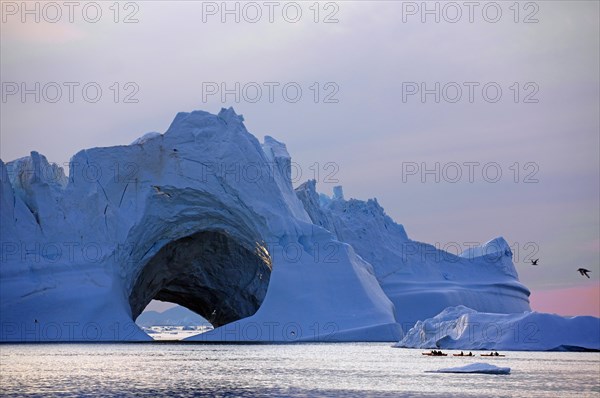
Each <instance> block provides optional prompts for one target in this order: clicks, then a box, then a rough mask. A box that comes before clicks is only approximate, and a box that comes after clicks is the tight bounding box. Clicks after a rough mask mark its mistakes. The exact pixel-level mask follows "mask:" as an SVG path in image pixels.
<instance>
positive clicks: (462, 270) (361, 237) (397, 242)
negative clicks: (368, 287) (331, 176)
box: [296, 180, 530, 331]
mask: <svg viewBox="0 0 600 398" xmlns="http://www.w3.org/2000/svg"><path fill="white" fill-rule="evenodd" d="M315 185H316V184H315V181H314V180H313V181H308V182H306V183H304V184H303V185H301V186H300V187H298V188H297V189H296V192H297V194H298V197H299V198H300V199H301V200H302V203H303V204H304V208H305V209H306V211H307V213H308V215H309V216H310V218H311V220H312V221H313V223H315V224H316V225H320V226H322V227H323V228H326V229H327V230H328V231H331V232H332V233H334V234H335V236H336V237H337V239H339V240H340V241H342V242H346V243H348V244H350V245H351V246H352V247H353V248H354V250H356V252H357V253H358V254H359V255H360V256H361V257H362V258H363V259H365V260H366V261H368V262H369V263H370V264H372V265H373V269H374V271H375V276H376V277H377V280H378V281H379V284H380V285H381V287H382V289H383V291H384V292H385V294H386V295H387V296H388V297H389V298H390V300H391V301H392V303H394V306H395V308H396V320H397V321H398V323H400V324H401V325H402V327H403V329H404V330H405V331H407V330H408V329H410V328H411V327H412V326H413V325H414V324H415V322H416V321H418V320H423V319H427V318H430V317H432V316H434V315H436V314H438V313H439V312H440V311H442V310H444V309H445V308H447V307H450V306H455V305H466V306H468V307H470V308H473V309H476V310H478V311H482V312H498V313H514V312H523V311H528V310H530V307H529V294H530V293H529V290H528V289H527V288H526V287H525V286H524V285H523V284H521V283H520V282H519V280H518V276H517V272H516V270H515V267H514V264H513V262H512V251H511V249H510V247H509V245H508V243H507V242H506V240H504V238H501V237H500V238H496V239H493V240H491V241H489V242H487V243H485V244H483V245H481V246H476V247H471V248H468V249H467V250H465V251H464V252H462V253H460V254H453V253H450V252H448V251H444V250H441V249H440V248H437V247H435V246H434V245H430V244H427V243H421V242H417V241H414V240H411V239H409V237H408V235H407V234H406V231H405V230H404V227H403V226H402V225H399V224H397V223H395V222H394V220H392V219H391V218H390V217H389V216H388V215H387V214H385V212H384V210H383V208H382V207H381V206H380V205H379V203H378V202H377V200H376V199H372V200H368V201H366V202H365V201H361V200H356V199H350V200H345V199H344V195H343V192H342V191H341V189H338V190H337V193H336V195H334V197H333V198H331V199H330V198H328V197H326V196H324V195H318V194H317V192H316V189H315Z"/></svg>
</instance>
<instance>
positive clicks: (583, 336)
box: [396, 306, 600, 351]
mask: <svg viewBox="0 0 600 398" xmlns="http://www.w3.org/2000/svg"><path fill="white" fill-rule="evenodd" d="M396 347H406V348H444V349H453V350H494V351H495V350H512V351H585V350H600V318H596V317H592V316H576V317H562V316H560V315H556V314H545V313H539V312H531V311H527V312H522V313H517V314H494V313H483V312H478V311H475V310H473V309H471V308H468V307H465V306H457V307H450V308H446V309H445V310H444V311H442V312H441V313H440V314H438V315H436V316H435V317H433V318H430V319H426V320H424V321H418V322H417V323H416V324H415V326H414V327H413V328H412V329H411V330H410V331H409V332H408V333H407V334H406V335H405V336H404V338H403V339H402V340H401V341H400V342H398V343H397V344H396Z"/></svg>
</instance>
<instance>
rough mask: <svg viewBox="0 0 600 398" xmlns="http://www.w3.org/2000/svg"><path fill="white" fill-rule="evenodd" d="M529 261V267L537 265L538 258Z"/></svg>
mask: <svg viewBox="0 0 600 398" xmlns="http://www.w3.org/2000/svg"><path fill="white" fill-rule="evenodd" d="M529 261H531V265H538V261H540V259H539V258H536V259H535V260H529Z"/></svg>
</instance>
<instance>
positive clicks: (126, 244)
mask: <svg viewBox="0 0 600 398" xmlns="http://www.w3.org/2000/svg"><path fill="white" fill-rule="evenodd" d="M243 121H244V119H243V117H242V116H241V115H238V114H236V113H235V111H234V110H233V109H232V108H229V109H222V110H221V111H220V112H219V113H218V114H217V115H213V114H210V113H208V112H203V111H194V112H190V113H179V114H177V116H176V117H175V119H174V120H173V122H172V123H171V125H170V127H169V128H168V129H167V131H166V132H165V133H163V134H160V133H156V132H151V133H147V134H145V135H143V136H142V137H141V138H139V139H137V140H135V141H134V142H133V143H131V144H130V145H122V146H114V147H108V148H92V149H85V150H82V151H80V152H78V153H77V154H75V155H74V156H73V157H72V158H71V161H70V163H69V172H68V175H67V174H66V173H65V172H64V170H63V169H62V168H61V167H58V166H57V165H55V164H53V163H50V162H49V161H48V160H47V159H46V158H45V157H44V156H43V155H42V154H40V153H38V152H31V154H30V156H27V157H24V158H21V159H17V160H13V161H11V162H7V163H6V164H5V163H4V162H3V161H1V160H0V183H1V189H0V193H1V197H0V204H1V208H0V235H1V247H0V249H1V253H0V260H1V261H0V340H1V341H143V340H151V338H150V337H149V336H148V335H147V334H146V333H144V332H143V330H141V329H140V328H139V327H138V326H137V325H136V324H135V323H134V320H135V319H136V318H137V317H138V316H139V315H140V313H141V312H142V311H143V309H144V308H145V307H146V305H147V304H148V303H149V302H150V301H151V300H152V299H158V300H163V301H170V302H173V303H176V304H180V305H182V306H184V307H186V308H188V309H190V310H192V311H194V312H196V313H197V314H199V315H201V316H202V317H204V318H205V319H207V320H208V321H209V322H210V323H211V324H212V325H213V326H214V327H215V329H214V330H212V331H210V332H206V333H203V334H200V335H197V336H193V337H191V338H189V339H190V340H201V341H267V342H270V341H281V342H290V341H390V342H391V341H398V340H399V339H400V338H401V337H402V336H403V331H408V330H409V329H410V328H411V327H412V326H413V325H414V324H415V322H417V321H419V320H424V319H427V318H428V317H431V316H434V315H435V314H437V313H438V312H440V311H441V310H443V309H444V308H446V307H448V306H450V305H458V304H464V305H469V306H470V307H472V308H474V309H476V310H479V311H489V312H494V313H515V312H523V311H528V310H530V308H529V300H528V296H529V291H528V290H527V288H526V287H525V286H523V285H522V284H521V283H520V282H519V281H518V276H517V273H516V271H515V268H514V265H513V263H512V252H511V251H510V248H509V246H508V244H507V243H506V241H505V240H504V239H502V238H497V239H495V240H492V241H490V242H488V243H487V244H485V245H482V246H481V247H479V248H473V249H472V250H470V251H469V252H465V253H463V254H461V255H457V254H451V253H448V252H446V251H443V250H440V249H438V248H436V247H435V246H433V245H428V244H425V243H420V242H416V241H413V240H410V239H409V238H408V236H407V234H406V232H405V230H404V227H403V226H402V225H400V224H397V223H395V222H394V221H393V220H392V219H391V218H390V217H389V216H387V215H386V214H385V212H384V210H383V208H382V207H381V206H380V205H379V203H378V202H377V200H376V199H370V200H368V201H361V200H356V199H349V200H346V199H345V198H344V194H343V190H342V188H341V187H336V188H335V190H334V195H333V197H332V198H329V197H327V196H325V195H319V194H318V193H317V191H316V182H315V181H308V182H306V183H304V184H302V185H301V186H299V187H298V188H296V189H294V187H293V186H292V179H291V168H290V165H291V156H290V155H289V153H288V151H287V147H286V146H285V144H284V143H282V142H279V141H277V140H276V139H275V138H272V137H270V136H267V137H265V139H264V141H263V142H262V143H261V142H259V141H258V140H257V139H256V138H255V137H254V136H253V135H252V134H250V133H249V132H248V131H247V129H246V127H245V126H244V123H243Z"/></svg>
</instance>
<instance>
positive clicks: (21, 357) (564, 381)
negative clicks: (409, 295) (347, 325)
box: [0, 343, 600, 398]
mask: <svg viewBox="0 0 600 398" xmlns="http://www.w3.org/2000/svg"><path fill="white" fill-rule="evenodd" d="M506 354H508V355H507V357H506V358H481V357H476V358H460V357H452V356H448V357H424V356H422V355H421V351H420V350H408V349H398V348H391V347H390V344H385V343H384V344H380V343H375V344H374V343H352V344H292V345H262V344H256V345H241V344H234V345H231V344H230V345H220V344H205V345H198V344H181V343H172V344H171V343H169V344H167V343H149V344H147V343H143V344H36V345H9V344H5V345H0V391H2V394H1V395H6V396H40V397H41V396H49V395H54V396H65V397H67V396H85V395H88V396H91V395H113V396H118V395H139V396H177V397H193V396H216V397H233V396H241V397H258V396H266V395H275V396H297V397H306V396H323V395H324V396H339V397H348V396H364V395H369V396H382V397H385V396H390V397H391V396H414V395H418V396H472V397H476V396H513V397H528V398H529V397H548V396H555V397H561V398H562V397H569V396H572V397H575V396H577V397H582V396H599V395H600V353H546V352H542V353H540V352H508V353H506ZM473 362H488V363H492V364H495V365H497V366H503V367H505V366H508V367H510V368H512V374H510V375H503V376H498V375H457V374H431V373H424V371H425V370H434V369H439V368H443V367H451V366H461V365H466V364H469V363H473Z"/></svg>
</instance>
